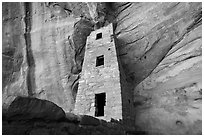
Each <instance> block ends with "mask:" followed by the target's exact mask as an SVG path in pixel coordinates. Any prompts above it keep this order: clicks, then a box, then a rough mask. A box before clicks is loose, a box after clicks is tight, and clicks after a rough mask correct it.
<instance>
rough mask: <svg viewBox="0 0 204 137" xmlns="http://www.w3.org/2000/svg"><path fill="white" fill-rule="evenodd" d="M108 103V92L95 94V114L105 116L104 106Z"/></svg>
mask: <svg viewBox="0 0 204 137" xmlns="http://www.w3.org/2000/svg"><path fill="white" fill-rule="evenodd" d="M105 104H106V94H105V93H100V94H95V116H96V117H99V116H104V106H105Z"/></svg>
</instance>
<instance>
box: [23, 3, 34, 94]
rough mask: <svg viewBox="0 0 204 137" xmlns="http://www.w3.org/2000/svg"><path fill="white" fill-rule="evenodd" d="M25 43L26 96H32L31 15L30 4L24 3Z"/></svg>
mask: <svg viewBox="0 0 204 137" xmlns="http://www.w3.org/2000/svg"><path fill="white" fill-rule="evenodd" d="M24 5H25V19H24V20H25V34H24V37H25V42H26V59H27V63H28V74H27V87H28V95H29V96H33V94H34V93H33V92H34V91H35V76H34V73H35V60H34V57H33V53H32V47H31V35H30V31H31V27H32V26H31V24H32V23H31V17H32V16H31V13H32V3H29V2H25V4H24Z"/></svg>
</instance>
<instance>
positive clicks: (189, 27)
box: [2, 2, 202, 134]
mask: <svg viewBox="0 0 204 137" xmlns="http://www.w3.org/2000/svg"><path fill="white" fill-rule="evenodd" d="M201 5H202V4H201V3H184V2H181V3H179V2H178V3H130V2H127V3H126V2H123V3H114V2H111V3H103V2H102V3H92V4H90V5H89V4H87V3H81V2H80V3H68V2H63V3H52V2H49V3H3V6H2V8H3V11H2V12H3V16H2V20H3V21H2V24H3V28H2V29H3V30H2V34H3V35H2V39H3V42H2V58H3V59H2V62H3V63H2V67H3V68H2V71H3V72H2V78H3V79H2V81H3V83H2V85H3V108H5V109H6V108H8V106H9V105H10V103H11V102H12V101H13V100H14V99H15V98H16V96H32V97H37V98H40V99H46V100H49V101H52V102H54V103H56V104H57V105H59V106H60V107H62V108H63V109H64V110H65V111H66V112H70V111H72V110H73V107H74V101H75V96H76V94H77V88H78V79H79V78H80V72H81V69H82V63H83V56H84V46H85V44H86V36H88V35H89V33H90V32H91V31H92V30H94V29H97V28H99V27H102V26H105V25H106V24H108V23H110V22H113V23H114V26H115V28H114V29H115V34H116V37H117V41H118V45H117V48H118V50H119V57H120V60H121V62H122V65H123V69H124V72H125V74H126V76H127V80H128V82H129V83H131V85H132V87H133V88H134V91H133V92H134V94H135V95H134V106H135V118H136V120H135V124H136V126H137V127H138V128H140V130H141V131H145V133H146V134H201V133H202V132H201V131H202V130H201V127H202V126H201V125H202V124H201V123H202V86H201V85H202V84H201V83H202V78H201V74H202V51H201V47H202V31H201V30H202V6H201ZM91 6H92V7H94V9H95V10H96V11H90V8H89V7H91ZM93 20H94V21H93ZM94 23H97V24H96V25H95V27H94ZM36 130H37V129H36ZM46 131H47V130H46ZM46 131H43V132H45V133H46ZM36 132H38V130H37V131H33V132H32V133H34V134H35V133H36Z"/></svg>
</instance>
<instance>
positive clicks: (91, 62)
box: [75, 24, 132, 120]
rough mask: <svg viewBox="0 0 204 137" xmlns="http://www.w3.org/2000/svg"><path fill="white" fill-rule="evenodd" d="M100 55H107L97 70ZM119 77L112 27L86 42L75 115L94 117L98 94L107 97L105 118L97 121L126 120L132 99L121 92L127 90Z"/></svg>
mask: <svg viewBox="0 0 204 137" xmlns="http://www.w3.org/2000/svg"><path fill="white" fill-rule="evenodd" d="M98 33H102V38H101V39H97V40H96V35H97V34H98ZM101 55H104V65H102V66H98V67H96V58H97V57H98V56H101ZM120 75H121V74H120V70H119V64H118V58H117V51H116V46H115V40H114V35H113V27H112V24H110V25H108V26H107V27H104V28H101V29H98V30H96V31H94V32H92V33H91V34H90V36H89V37H88V38H87V44H86V49H85V57H84V63H83V69H82V73H81V78H80V81H79V88H78V93H77V97H76V104H75V113H77V114H87V115H91V116H95V105H96V104H95V94H98V93H106V99H105V100H106V102H105V107H104V116H100V117H98V118H99V119H105V120H111V118H113V119H123V117H126V118H127V117H128V116H129V115H128V113H129V112H130V105H129V100H132V99H131V96H129V95H128V94H126V91H122V89H123V88H121V85H124V86H125V84H126V83H124V82H121V81H124V80H121V79H120ZM124 89H125V88H124ZM123 97H124V98H123ZM131 102H132V101H131ZM124 105H127V106H124ZM123 111H124V112H123Z"/></svg>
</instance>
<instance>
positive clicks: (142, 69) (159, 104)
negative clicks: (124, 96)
mask: <svg viewBox="0 0 204 137" xmlns="http://www.w3.org/2000/svg"><path fill="white" fill-rule="evenodd" d="M201 10H202V7H201V4H200V3H127V4H125V5H124V6H121V7H119V8H118V12H119V13H118V16H117V18H116V20H117V21H116V22H117V27H116V30H115V32H116V34H117V38H118V40H119V43H120V45H119V50H120V58H121V61H122V63H123V66H124V70H125V71H126V75H127V76H128V80H129V81H130V82H132V84H133V85H134V86H135V90H134V93H135V99H134V101H135V103H134V104H135V113H136V120H135V122H136V125H137V126H139V127H141V128H142V129H144V130H146V131H148V132H149V133H150V134H201V131H202V129H201V127H202V126H201V123H202V122H201V121H202V103H201V102H202V86H201V83H202V79H201V74H202V61H201V60H202V50H201V47H202V42H201V39H202V32H201V30H202V25H201V24H202V23H201V22H202V17H201V16H202V13H201Z"/></svg>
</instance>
